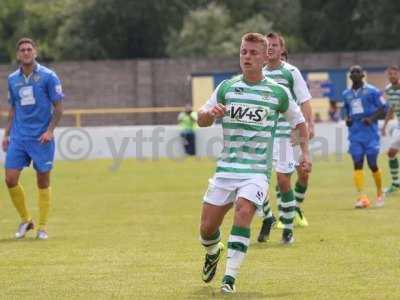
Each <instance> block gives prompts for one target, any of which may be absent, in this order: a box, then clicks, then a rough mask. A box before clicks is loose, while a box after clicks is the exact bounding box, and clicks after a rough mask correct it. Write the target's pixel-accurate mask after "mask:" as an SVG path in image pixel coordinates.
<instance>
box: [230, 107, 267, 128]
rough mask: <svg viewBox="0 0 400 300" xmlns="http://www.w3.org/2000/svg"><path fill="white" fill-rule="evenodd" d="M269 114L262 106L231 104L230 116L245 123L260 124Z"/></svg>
mask: <svg viewBox="0 0 400 300" xmlns="http://www.w3.org/2000/svg"><path fill="white" fill-rule="evenodd" d="M268 113H269V111H268V109H267V108H266V107H262V106H253V105H244V104H231V105H230V108H229V116H230V117H231V118H232V119H235V120H237V121H240V122H243V123H260V122H262V121H263V120H266V118H267V116H268Z"/></svg>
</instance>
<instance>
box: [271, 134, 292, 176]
mask: <svg viewBox="0 0 400 300" xmlns="http://www.w3.org/2000/svg"><path fill="white" fill-rule="evenodd" d="M296 148H298V147H293V146H292V144H291V141H290V138H276V139H275V141H274V151H273V155H272V162H273V166H274V168H275V171H276V172H278V173H284V174H288V173H293V172H294V171H295V169H296V167H297V166H298V159H297V157H298V151H296V150H298V149H296Z"/></svg>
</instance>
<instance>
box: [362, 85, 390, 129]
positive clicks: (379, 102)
mask: <svg viewBox="0 0 400 300" xmlns="http://www.w3.org/2000/svg"><path fill="white" fill-rule="evenodd" d="M373 96H374V102H375V105H376V106H377V107H378V109H377V110H376V111H375V112H374V113H373V114H372V116H369V117H366V118H363V119H362V121H363V122H364V124H365V125H371V124H372V123H375V122H376V121H378V120H379V119H382V118H383V117H385V111H386V105H385V99H384V98H383V96H382V94H381V92H379V91H374V92H373Z"/></svg>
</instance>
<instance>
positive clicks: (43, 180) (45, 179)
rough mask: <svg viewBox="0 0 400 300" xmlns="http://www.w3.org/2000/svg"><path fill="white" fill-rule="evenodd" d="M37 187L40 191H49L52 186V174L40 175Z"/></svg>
mask: <svg viewBox="0 0 400 300" xmlns="http://www.w3.org/2000/svg"><path fill="white" fill-rule="evenodd" d="M37 186H38V188H39V189H47V188H48V187H49V186H50V174H49V173H41V174H38V175H37Z"/></svg>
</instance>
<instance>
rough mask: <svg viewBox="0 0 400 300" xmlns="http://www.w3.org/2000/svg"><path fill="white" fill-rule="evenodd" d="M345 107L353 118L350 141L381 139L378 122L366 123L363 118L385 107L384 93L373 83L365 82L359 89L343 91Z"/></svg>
mask: <svg viewBox="0 0 400 300" xmlns="http://www.w3.org/2000/svg"><path fill="white" fill-rule="evenodd" d="M343 100H344V109H345V113H346V114H347V116H349V117H350V118H351V120H352V125H351V126H350V127H349V140H350V141H360V142H363V141H367V140H370V139H376V140H379V128H378V122H377V121H376V122H374V123H372V124H371V125H366V124H364V123H363V122H362V121H361V120H362V119H363V118H368V117H371V116H372V115H373V114H374V113H375V112H376V111H377V110H378V109H380V108H382V107H385V100H384V98H383V96H382V93H381V92H380V91H379V89H377V88H376V87H374V86H373V85H371V84H364V85H363V87H361V88H360V89H358V90H353V89H351V88H350V89H346V90H345V91H344V92H343Z"/></svg>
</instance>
